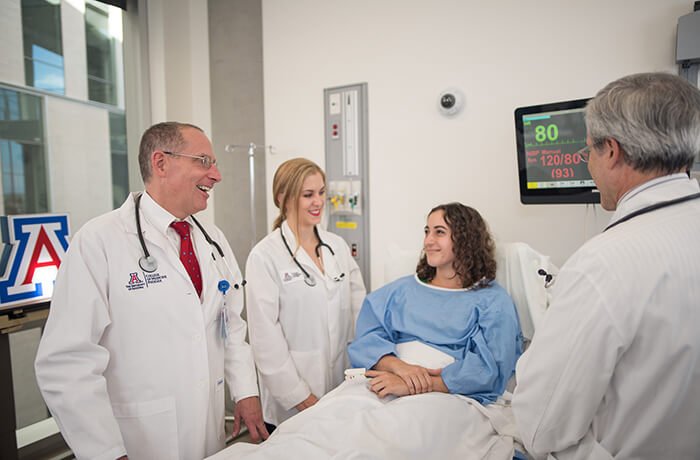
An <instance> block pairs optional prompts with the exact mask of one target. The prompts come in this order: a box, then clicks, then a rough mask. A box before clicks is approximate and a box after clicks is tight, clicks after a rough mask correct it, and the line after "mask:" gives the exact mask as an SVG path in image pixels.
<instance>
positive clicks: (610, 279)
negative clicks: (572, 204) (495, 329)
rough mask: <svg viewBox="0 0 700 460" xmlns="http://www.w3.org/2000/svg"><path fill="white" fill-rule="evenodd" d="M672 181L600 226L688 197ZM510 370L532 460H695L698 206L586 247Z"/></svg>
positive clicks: (616, 231)
mask: <svg viewBox="0 0 700 460" xmlns="http://www.w3.org/2000/svg"><path fill="white" fill-rule="evenodd" d="M698 189H699V187H698V184H697V182H695V181H694V180H690V179H688V177H687V176H686V175H684V174H679V175H673V176H669V177H666V178H663V179H661V180H657V181H654V182H650V183H647V184H644V185H642V186H641V187H639V188H638V189H636V190H633V191H632V192H630V193H629V194H628V195H627V196H626V197H623V200H621V203H620V204H619V206H618V210H617V211H616V213H615V214H614V216H613V218H612V221H611V222H615V221H617V220H618V219H619V218H620V217H622V216H625V215H627V214H629V213H630V212H632V211H634V210H636V209H640V208H643V207H645V206H647V205H649V204H652V203H657V202H661V201H666V200H670V199H673V198H677V197H681V196H686V195H690V194H692V193H697V192H698ZM552 289H553V293H552V304H551V306H550V308H549V310H548V311H547V313H546V314H545V315H544V318H543V323H542V324H541V325H540V326H539V327H538V329H537V330H536V331H535V336H534V339H533V341H532V344H531V345H530V348H529V349H528V350H527V351H526V352H525V354H524V355H523V356H522V358H521V359H520V361H519V362H518V365H517V368H516V375H517V379H518V386H517V388H516V389H515V394H514V397H513V412H514V415H515V418H516V420H517V423H518V428H519V429H520V431H521V433H522V438H523V441H524V444H525V446H526V448H527V449H528V451H529V452H530V453H531V454H533V456H534V457H535V458H545V457H547V456H548V455H549V458H557V459H605V460H607V459H612V458H619V459H660V458H668V459H691V458H693V459H696V458H700V436H698V433H699V432H700V406H698V401H700V333H698V324H700V308H698V307H700V300H699V299H700V200H697V199H696V200H694V201H690V202H686V203H682V204H677V205H674V206H671V207H666V208H662V209H658V210H655V211H652V212H650V213H648V214H643V215H640V216H638V217H634V218H633V219H631V220H629V221H627V222H624V223H621V224H620V225H618V226H616V227H613V228H611V229H610V230H608V231H606V232H604V233H603V234H601V235H598V236H596V237H595V238H593V239H591V240H590V241H589V242H588V243H586V244H585V245H584V246H583V247H581V249H579V250H578V251H577V252H576V253H575V254H574V255H573V256H572V257H571V258H570V259H569V260H568V261H567V262H566V264H565V265H564V267H563V268H562V270H561V272H560V273H559V275H558V277H557V278H556V280H555V283H554V285H553V287H552Z"/></svg>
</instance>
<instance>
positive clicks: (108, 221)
mask: <svg viewBox="0 0 700 460" xmlns="http://www.w3.org/2000/svg"><path fill="white" fill-rule="evenodd" d="M139 163H140V167H141V174H142V176H143V179H144V183H145V184H146V191H145V192H144V193H138V194H134V195H132V196H129V197H128V198H127V200H126V202H125V203H124V204H123V205H122V207H121V208H119V209H117V210H115V211H112V212H110V213H108V214H105V215H103V216H100V217H97V218H96V219H93V220H92V221H90V222H88V223H87V224H85V226H84V227H83V228H81V229H80V230H79V231H78V232H77V233H76V235H75V237H74V238H73V240H72V242H71V245H70V248H69V250H68V253H67V256H66V259H65V260H64V261H63V263H62V265H61V268H60V270H59V274H58V278H57V280H56V286H55V290H54V294H53V299H52V303H51V310H50V314H49V319H48V321H47V324H46V328H45V330H44V334H43V337H42V340H41V343H40V346H39V351H38V354H37V359H36V374H37V380H38V382H39V387H40V388H41V392H42V394H43V396H44V399H45V401H46V404H47V406H48V407H49V409H50V411H51V413H52V414H53V416H54V419H55V420H56V422H57V423H58V426H59V428H60V430H61V433H62V434H63V436H64V438H65V439H66V441H67V442H68V445H69V446H70V447H71V449H72V450H73V452H74V454H75V455H76V457H77V458H79V459H90V460H114V459H117V458H127V456H128V458H130V459H132V460H139V459H142V460H153V459H171V460H195V459H202V458H204V457H206V456H208V455H211V454H213V453H215V452H217V451H218V450H220V449H221V448H223V446H224V441H225V433H224V385H225V384H224V382H225V381H228V384H229V388H230V390H231V395H232V397H233V398H235V400H236V406H235V407H236V408H235V421H234V431H235V432H237V431H238V429H239V427H240V423H241V421H242V422H244V423H245V424H246V425H247V427H248V429H249V431H250V432H251V434H252V436H253V438H254V439H259V438H260V437H263V438H264V437H267V431H266V430H265V427H264V424H263V421H262V413H261V409H260V402H259V398H258V389H257V382H256V376H255V368H254V364H253V359H252V353H251V350H250V347H249V346H248V344H247V343H246V342H245V334H246V324H245V322H244V321H243V320H242V319H241V317H240V313H241V309H242V307H243V293H242V292H241V291H240V290H237V289H235V286H236V285H237V284H239V283H240V281H241V274H240V271H239V269H238V264H237V263H236V260H235V258H234V256H233V253H232V252H231V248H230V247H229V245H228V243H227V241H226V239H225V237H224V235H223V234H222V232H221V231H220V230H219V229H218V228H216V227H214V226H211V227H209V228H208V230H207V229H205V228H204V227H203V226H200V224H199V223H198V221H196V220H195V218H194V217H193V216H192V215H193V214H194V213H196V212H199V211H201V210H203V209H205V208H206V206H207V200H208V197H209V193H210V191H211V189H212V187H213V186H214V185H215V184H216V183H217V182H219V181H220V180H221V173H220V172H219V170H218V168H217V166H216V158H215V156H214V154H213V153H212V147H211V143H210V142H209V139H208V138H207V136H206V135H205V134H204V133H203V132H202V131H201V129H199V128H197V127H196V126H193V125H188V124H181V123H175V122H168V123H160V124H157V125H154V126H152V127H151V128H149V129H148V130H147V131H146V132H145V133H144V135H143V137H142V139H141V147H140V152H139ZM171 224H172V225H173V226H171ZM179 227H182V228H179ZM175 228H178V230H176V229H175ZM181 232H184V233H183V235H181V234H180V233H181ZM146 256H149V257H146ZM227 284H228V289H226V287H227Z"/></svg>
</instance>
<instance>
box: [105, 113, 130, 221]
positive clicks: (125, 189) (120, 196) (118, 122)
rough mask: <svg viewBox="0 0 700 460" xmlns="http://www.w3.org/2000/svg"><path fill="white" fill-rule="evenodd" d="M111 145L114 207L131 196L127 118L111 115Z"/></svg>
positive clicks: (121, 114) (122, 115)
mask: <svg viewBox="0 0 700 460" xmlns="http://www.w3.org/2000/svg"><path fill="white" fill-rule="evenodd" d="M109 144H110V151H111V154H112V206H113V207H114V208H115V209H116V208H118V207H119V206H121V205H122V203H123V202H124V200H125V199H126V196H127V195H128V194H129V168H128V162H127V155H126V116H125V115H124V114H123V113H113V112H110V114H109Z"/></svg>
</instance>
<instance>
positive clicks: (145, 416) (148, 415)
mask: <svg viewBox="0 0 700 460" xmlns="http://www.w3.org/2000/svg"><path fill="white" fill-rule="evenodd" d="M112 410H113V411H114V416H115V417H116V419H117V423H118V424H119V430H120V431H121V433H122V438H123V439H124V444H125V446H126V453H127V455H128V456H129V460H152V459H156V458H157V459H160V460H170V459H172V460H178V458H179V449H178V442H177V439H178V437H177V417H176V409H175V399H174V398H172V397H168V398H162V399H155V400H152V401H142V402H134V403H114V404H112Z"/></svg>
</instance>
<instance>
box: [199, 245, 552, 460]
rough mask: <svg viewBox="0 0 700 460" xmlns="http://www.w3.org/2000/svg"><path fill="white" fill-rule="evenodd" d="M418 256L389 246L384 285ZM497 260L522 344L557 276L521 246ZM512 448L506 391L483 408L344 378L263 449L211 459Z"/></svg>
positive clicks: (476, 453)
mask: <svg viewBox="0 0 700 460" xmlns="http://www.w3.org/2000/svg"><path fill="white" fill-rule="evenodd" d="M417 253H418V252H417V251H405V250H400V249H398V248H390V249H389V254H388V259H387V260H388V261H389V262H388V263H387V265H386V266H385V273H384V275H385V280H387V281H389V280H393V279H395V278H397V277H399V276H402V275H406V274H410V273H413V272H414V271H415V265H416V262H417V257H416V254H417ZM497 262H498V270H497V274H496V279H497V281H498V282H499V283H500V284H501V285H502V286H503V287H504V288H505V289H506V290H507V291H508V292H509V293H510V295H511V297H512V298H513V300H514V302H515V304H516V307H517V310H518V315H519V317H520V322H521V328H522V331H523V336H524V337H525V340H526V342H527V341H529V340H530V339H532V336H533V334H534V331H535V329H536V328H537V326H538V324H539V323H540V321H541V319H542V316H543V315H544V312H545V310H546V308H547V306H548V303H549V296H548V292H547V288H545V278H544V275H541V274H540V273H545V274H549V275H552V276H556V272H557V268H556V267H555V266H554V265H553V264H552V263H551V262H550V260H549V258H548V257H546V256H543V255H541V254H539V253H538V252H537V251H535V250H533V249H532V248H531V247H529V246H528V245H526V244H524V243H506V244H501V245H499V246H498V250H497ZM538 272H539V273H538ZM549 284H551V279H550V280H549ZM398 353H399V356H400V357H401V358H402V359H404V360H406V361H409V362H414V363H420V364H422V365H424V366H426V367H442V366H444V365H445V364H444V363H441V362H440V360H441V359H443V358H444V356H441V355H442V352H439V351H437V350H436V349H433V348H431V347H428V346H426V345H423V344H420V343H418V342H415V343H414V346H407V347H402V348H401V349H399V350H398ZM445 356H446V355H445ZM516 450H517V451H520V452H522V451H523V450H524V449H523V448H522V445H521V443H520V438H519V434H518V431H517V428H516V426H515V422H514V419H513V416H512V412H511V410H510V394H509V393H508V392H506V394H504V396H503V397H502V398H500V399H499V400H498V401H497V402H496V403H493V404H489V405H487V406H482V405H481V404H479V403H478V402H477V401H475V400H473V399H471V398H467V397H465V396H461V395H454V394H445V393H437V392H434V393H425V394H420V395H415V396H411V397H405V398H393V397H388V398H384V399H381V398H379V397H377V396H376V395H375V394H374V393H372V392H371V391H369V390H368V389H367V384H366V380H365V378H364V377H359V378H355V379H352V380H346V381H345V382H344V383H343V384H341V385H340V386H339V387H338V388H336V389H334V390H333V391H331V392H330V393H328V394H327V395H325V396H324V397H323V398H321V400H320V401H319V402H318V403H317V404H316V405H314V406H313V407H311V408H309V409H307V410H305V411H303V412H301V413H300V414H298V415H296V416H294V417H292V418H291V419H289V420H287V421H285V422H284V423H282V424H280V426H279V427H278V428H277V430H276V431H275V432H274V434H273V435H272V436H271V437H270V438H269V439H268V440H267V441H265V442H264V443H262V444H259V445H254V444H249V443H234V444H233V445H232V446H230V447H228V448H226V449H224V450H223V451H221V452H219V453H218V454H216V455H213V456H211V457H209V458H208V460H233V459H238V458H245V459H287V458H299V459H301V458H303V459H333V460H359V459H363V460H365V459H366V460H370V459H371V460H380V459H382V460H386V459H412V458H416V459H425V458H443V459H453V458H455V459H457V458H459V459H460V460H469V459H474V460H477V459H478V460H482V459H486V458H488V459H508V460H510V459H512V458H513V455H514V453H515V451H516Z"/></svg>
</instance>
